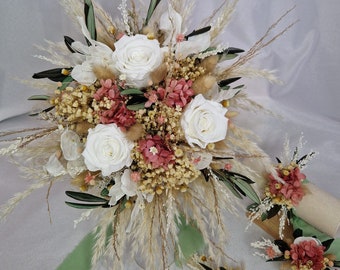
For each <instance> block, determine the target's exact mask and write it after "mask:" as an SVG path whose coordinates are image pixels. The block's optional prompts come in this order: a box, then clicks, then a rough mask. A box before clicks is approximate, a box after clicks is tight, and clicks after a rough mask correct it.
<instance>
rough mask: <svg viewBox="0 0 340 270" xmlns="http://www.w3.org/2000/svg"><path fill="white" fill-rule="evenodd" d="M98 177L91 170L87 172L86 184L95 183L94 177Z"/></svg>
mask: <svg viewBox="0 0 340 270" xmlns="http://www.w3.org/2000/svg"><path fill="white" fill-rule="evenodd" d="M95 178H96V176H95V175H92V174H91V173H90V172H87V174H86V176H85V178H84V182H85V184H88V185H94V179H95Z"/></svg>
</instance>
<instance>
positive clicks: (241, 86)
mask: <svg viewBox="0 0 340 270" xmlns="http://www.w3.org/2000/svg"><path fill="white" fill-rule="evenodd" d="M243 87H244V84H240V85H238V86H235V87H234V88H233V89H241V88H243ZM236 95H237V94H236Z"/></svg>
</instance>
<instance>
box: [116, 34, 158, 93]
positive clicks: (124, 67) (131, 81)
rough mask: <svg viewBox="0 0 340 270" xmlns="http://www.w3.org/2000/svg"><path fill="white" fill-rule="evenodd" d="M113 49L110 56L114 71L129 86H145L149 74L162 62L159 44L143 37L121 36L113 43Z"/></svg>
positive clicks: (148, 79) (147, 82)
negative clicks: (124, 79)
mask: <svg viewBox="0 0 340 270" xmlns="http://www.w3.org/2000/svg"><path fill="white" fill-rule="evenodd" d="M115 48H116V50H115V51H114V52H113V54H112V59H113V62H114V67H115V70H116V71H117V72H118V73H119V74H120V75H123V76H125V78H126V84H127V85H129V86H133V87H145V86H147V85H148V84H149V81H150V73H151V72H152V71H153V70H155V69H156V68H157V67H158V66H159V65H160V64H161V63H162V61H163V51H162V49H161V48H160V46H159V42H158V41H157V40H156V39H153V40H150V39H148V38H147V37H146V36H145V35H135V36H123V37H122V38H121V39H120V40H118V41H117V42H116V43H115Z"/></svg>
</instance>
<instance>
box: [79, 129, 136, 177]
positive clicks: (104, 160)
mask: <svg viewBox="0 0 340 270" xmlns="http://www.w3.org/2000/svg"><path fill="white" fill-rule="evenodd" d="M133 146H134V144H133V142H131V141H129V140H128V139H127V138H126V137H125V134H124V133H123V132H122V131H121V130H120V128H118V127H117V125H116V124H109V125H102V124H99V125H97V126H96V127H95V128H94V129H90V130H89V134H88V136H87V141H86V145H85V150H84V152H83V156H84V160H85V164H86V167H87V168H88V169H89V170H90V171H98V170H100V171H101V172H102V174H103V175H104V176H108V175H110V174H111V173H113V172H117V171H119V170H121V169H123V168H124V167H125V166H130V165H131V163H132V159H131V156H130V153H131V150H132V148H133Z"/></svg>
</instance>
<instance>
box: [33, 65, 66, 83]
mask: <svg viewBox="0 0 340 270" xmlns="http://www.w3.org/2000/svg"><path fill="white" fill-rule="evenodd" d="M64 69H65V70H68V71H71V70H72V68H53V69H48V70H44V71H41V72H38V73H34V74H33V76H32V78H33V79H45V78H47V79H50V80H51V81H54V82H61V81H63V80H64V79H65V78H66V77H67V76H68V75H64V74H62V71H63V70H64Z"/></svg>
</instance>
